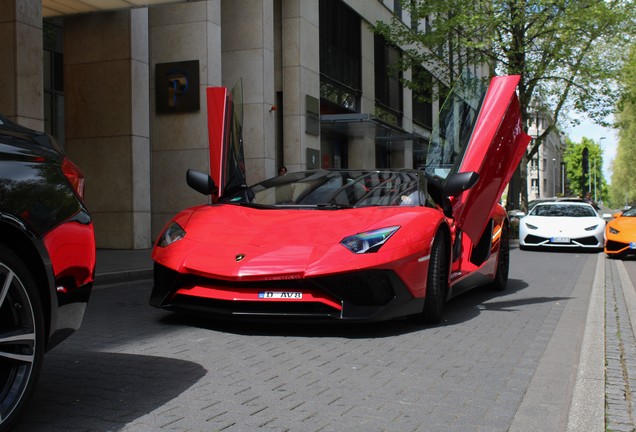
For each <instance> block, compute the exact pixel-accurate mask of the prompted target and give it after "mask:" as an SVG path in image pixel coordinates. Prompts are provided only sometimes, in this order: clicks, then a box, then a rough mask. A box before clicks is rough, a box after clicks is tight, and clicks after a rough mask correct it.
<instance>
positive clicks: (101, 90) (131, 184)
mask: <svg viewBox="0 0 636 432" xmlns="http://www.w3.org/2000/svg"><path fill="white" fill-rule="evenodd" d="M64 56H65V65H64V73H65V93H64V94H65V104H66V119H67V121H66V148H67V152H68V154H69V156H70V157H71V159H73V160H74V161H75V162H76V163H77V164H78V165H79V166H80V167H81V168H82V170H83V171H84V174H85V176H86V203H87V205H88V208H89V209H90V210H91V212H92V214H93V217H94V221H95V237H96V243H97V247H101V248H115V249H142V248H149V247H150V246H151V236H150V133H149V123H150V120H149V101H148V87H149V84H148V79H149V74H148V10H147V9H145V8H137V9H130V10H125V11H118V12H109V13H101V14H94V15H82V16H76V17H71V18H67V19H66V20H65V22H64Z"/></svg>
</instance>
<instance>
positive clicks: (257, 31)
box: [221, 0, 276, 184]
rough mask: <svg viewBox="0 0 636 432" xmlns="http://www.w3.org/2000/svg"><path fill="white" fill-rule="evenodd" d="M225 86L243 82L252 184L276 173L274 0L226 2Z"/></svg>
mask: <svg viewBox="0 0 636 432" xmlns="http://www.w3.org/2000/svg"><path fill="white" fill-rule="evenodd" d="M221 20H222V23H223V28H222V37H221V40H222V45H223V48H222V49H223V85H224V86H227V87H230V88H231V87H232V86H234V85H235V84H236V83H237V82H238V81H239V80H242V82H243V114H244V118H243V128H244V129H243V143H244V149H245V167H246V171H247V182H248V184H252V183H255V182H259V181H261V180H263V179H265V178H269V177H273V176H274V175H276V167H275V162H276V146H275V132H276V130H275V120H276V117H275V115H276V114H275V112H274V110H273V109H272V107H273V106H275V105H276V99H275V91H274V88H275V87H274V2H273V0H241V1H236V0H222V1H221Z"/></svg>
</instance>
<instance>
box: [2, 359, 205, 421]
mask: <svg viewBox="0 0 636 432" xmlns="http://www.w3.org/2000/svg"><path fill="white" fill-rule="evenodd" d="M168 371H179V373H178V374H176V373H168ZM206 372H207V371H206V370H205V369H204V368H203V367H202V366H200V365H198V364H196V363H192V362H188V361H183V360H176V359H171V358H163V357H152V356H143V355H134V354H121V353H108V352H87V351H79V350H63V351H62V350H60V351H55V350H54V351H52V352H50V353H48V354H47V355H46V356H45V361H44V366H43V369H42V373H41V375H40V380H39V382H38V386H37V388H36V391H35V394H34V397H33V399H32V400H31V402H30V404H29V406H28V407H27V410H26V412H25V413H24V415H23V416H22V419H21V421H20V422H19V423H18V425H17V426H16V428H15V430H14V432H38V431H47V432H50V431H69V430H82V431H89V430H90V431H106V430H109V431H112V430H120V429H122V428H123V427H125V425H126V424H127V423H130V422H132V421H133V420H135V419H137V418H139V417H141V416H143V415H145V414H147V413H149V412H152V411H153V410H155V409H157V408H159V407H161V406H162V405H164V404H165V403H166V402H168V401H170V400H172V399H174V398H176V397H177V396H179V395H180V394H181V393H183V392H184V391H186V390H187V389H188V388H190V387H191V386H192V385H194V384H195V383H196V382H197V381H199V379H200V378H201V377H203V376H204V375H205V374H206Z"/></svg>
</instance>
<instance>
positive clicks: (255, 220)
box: [153, 204, 440, 278]
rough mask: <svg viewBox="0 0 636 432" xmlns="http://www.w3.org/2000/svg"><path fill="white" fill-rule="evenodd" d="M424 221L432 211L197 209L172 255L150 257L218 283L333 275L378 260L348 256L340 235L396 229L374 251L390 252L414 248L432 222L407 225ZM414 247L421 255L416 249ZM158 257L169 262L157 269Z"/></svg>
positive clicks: (157, 253) (375, 256)
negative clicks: (220, 280) (213, 278)
mask: <svg viewBox="0 0 636 432" xmlns="http://www.w3.org/2000/svg"><path fill="white" fill-rule="evenodd" d="M427 216H430V217H431V218H434V217H437V218H438V219H439V218H440V216H439V212H438V211H437V210H434V209H431V208H426V207H409V208H408V209H405V208H404V207H367V208H359V209H348V210H315V209H314V210H298V209H289V210H287V209H255V208H250V207H244V206H239V205H228V204H218V205H211V206H202V207H199V208H197V209H195V210H194V211H193V212H192V214H191V215H190V217H189V218H188V221H187V223H186V224H184V225H185V226H183V228H184V229H185V231H186V235H185V237H184V238H183V239H182V240H180V241H178V242H175V243H174V244H173V245H170V246H169V248H171V253H169V254H165V256H163V254H162V253H161V251H158V250H157V249H158V248H155V252H154V253H153V259H155V261H157V262H158V263H160V264H164V265H168V266H170V267H172V268H180V269H181V270H183V271H185V272H188V273H195V274H205V275H216V276H218V277H221V278H236V277H240V278H243V277H249V276H259V275H290V276H289V277H302V276H304V275H306V274H307V272H313V273H320V272H321V271H324V272H337V271H338V268H342V269H343V270H345V267H346V266H348V269H350V268H351V266H352V264H351V263H352V262H353V260H354V259H355V260H358V261H356V262H359V263H360V265H361V266H372V265H373V264H374V262H378V260H380V258H379V255H380V254H377V253H370V254H361V255H355V254H353V253H352V252H350V251H349V250H347V249H346V248H345V247H344V246H342V245H341V244H340V241H341V240H343V239H344V238H345V237H347V236H351V235H355V234H359V233H361V232H365V231H370V230H373V229H378V228H385V227H390V226H400V227H401V228H400V229H399V230H398V232H396V233H395V234H394V237H395V238H393V237H392V238H391V239H390V240H389V241H388V242H387V243H386V244H385V245H384V246H382V249H381V250H382V252H383V253H388V254H391V252H392V250H393V249H396V248H397V249H399V248H401V247H404V246H405V245H409V244H415V243H417V242H421V241H422V238H424V237H423V236H425V235H426V233H427V232H428V231H430V230H434V229H435V228H436V227H435V224H431V227H430V228H425V227H422V225H424V224H423V223H420V224H414V223H412V222H413V221H414V220H415V219H417V218H422V219H418V221H419V220H424V219H423V218H427ZM415 225H418V226H419V229H416V228H415ZM398 233H399V236H398ZM429 234H430V235H431V236H432V234H431V233H429ZM418 249H419V250H420V251H421V250H422V249H423V248H422V246H421V244H420V245H419V246H418ZM362 255H364V256H362ZM385 256H386V255H385ZM163 259H169V260H170V261H171V262H169V263H168V262H165V263H164V262H162V260H163ZM174 260H178V262H175V261H174ZM363 261H364V262H363Z"/></svg>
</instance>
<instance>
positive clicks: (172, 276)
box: [150, 263, 424, 321]
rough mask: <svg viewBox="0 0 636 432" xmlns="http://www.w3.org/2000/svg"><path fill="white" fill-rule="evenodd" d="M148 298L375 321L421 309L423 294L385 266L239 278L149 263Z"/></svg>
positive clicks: (167, 304) (216, 310)
mask: <svg viewBox="0 0 636 432" xmlns="http://www.w3.org/2000/svg"><path fill="white" fill-rule="evenodd" d="M274 294H275V295H274ZM281 295H283V296H286V297H284V298H280V297H281ZM268 296H269V297H268ZM274 297H277V298H274ZM150 304H151V305H152V306H155V307H159V308H164V309H168V310H176V311H179V310H185V311H192V312H197V313H201V314H205V315H213V316H232V317H242V318H250V317H251V318H254V319H263V318H274V317H284V318H286V319H289V318H298V319H308V320H347V321H381V320H388V319H391V318H395V317H400V316H407V315H413V314H417V313H419V312H421V311H422V308H423V305H424V299H423V298H415V297H413V295H412V294H411V292H410V291H409V289H408V288H407V286H406V285H405V284H404V283H403V282H402V280H401V279H400V278H399V277H398V276H397V275H396V274H395V273H394V272H393V271H391V270H381V269H371V270H362V271H356V272H351V273H344V274H338V275H331V276H322V277H315V278H301V279H287V280H265V279H263V280H256V281H249V282H243V281H227V280H219V279H213V278H206V277H201V276H194V275H188V274H181V273H179V272H176V271H174V270H172V269H169V268H167V267H164V266H162V265H160V264H156V263H155V268H154V286H153V290H152V294H151V296H150Z"/></svg>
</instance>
